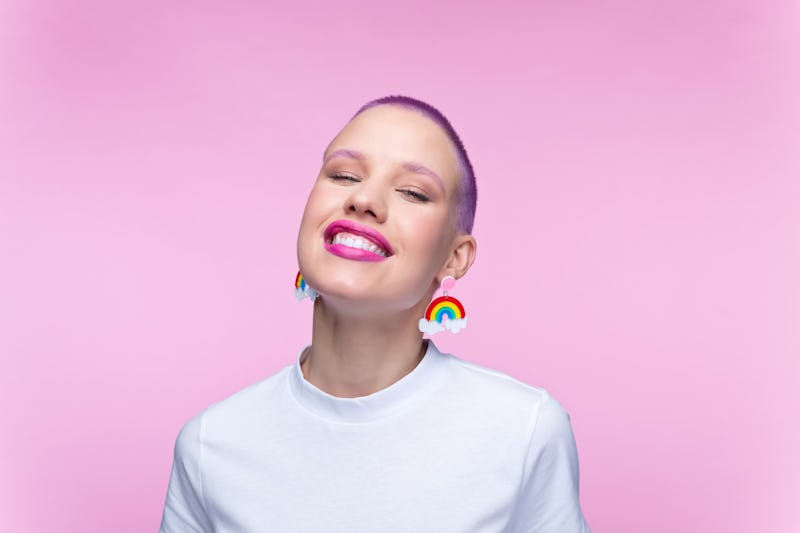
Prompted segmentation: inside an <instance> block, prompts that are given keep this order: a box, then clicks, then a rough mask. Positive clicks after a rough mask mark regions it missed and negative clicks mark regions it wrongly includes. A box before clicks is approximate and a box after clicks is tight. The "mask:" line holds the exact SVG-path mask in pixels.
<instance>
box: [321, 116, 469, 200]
mask: <svg viewBox="0 0 800 533" xmlns="http://www.w3.org/2000/svg"><path fill="white" fill-rule="evenodd" d="M334 150H354V151H357V152H360V153H362V154H363V155H364V156H365V157H366V158H367V159H368V160H369V161H370V162H372V163H375V164H396V165H404V164H408V163H411V164H419V165H423V166H425V167H427V168H430V169H431V170H433V171H434V172H436V173H437V174H439V176H441V177H442V179H443V180H444V181H445V183H447V184H449V185H452V186H453V187H455V185H456V184H457V179H458V163H457V158H456V152H455V147H454V146H453V144H452V142H451V141H450V139H449V138H448V137H447V134H446V133H445V132H444V131H443V130H442V128H441V127H440V126H439V125H438V124H436V123H435V122H434V121H433V120H431V119H429V118H428V117H426V116H424V115H422V114H421V113H419V112H417V111H414V110H411V109H405V108H403V107H400V106H395V105H380V106H376V107H373V108H370V109H367V110H366V111H363V112H362V113H359V114H358V115H356V116H355V117H354V118H353V119H352V120H351V121H350V122H349V123H347V125H345V127H344V128H343V129H342V131H341V132H339V134H338V135H337V136H336V137H335V138H334V139H333V141H331V143H330V145H329V146H328V148H327V150H325V155H327V154H329V153H331V152H333V151H334Z"/></svg>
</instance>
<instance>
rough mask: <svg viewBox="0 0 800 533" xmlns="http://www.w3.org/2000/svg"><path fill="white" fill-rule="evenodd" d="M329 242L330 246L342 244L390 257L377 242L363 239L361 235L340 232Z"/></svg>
mask: <svg viewBox="0 0 800 533" xmlns="http://www.w3.org/2000/svg"><path fill="white" fill-rule="evenodd" d="M327 242H328V244H341V245H342V246H347V247H348V248H356V249H358V250H366V251H368V252H372V253H373V254H376V255H379V256H381V257H388V256H389V252H387V251H386V250H384V249H383V248H382V247H381V246H380V245H378V244H376V243H375V242H373V241H371V240H369V239H367V238H365V237H362V236H361V235H356V234H355V233H349V232H347V231H340V232H339V233H335V234H334V235H333V237H331V238H329V239H328V241H327Z"/></svg>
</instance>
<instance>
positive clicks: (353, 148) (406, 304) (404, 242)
mask: <svg viewBox="0 0 800 533" xmlns="http://www.w3.org/2000/svg"><path fill="white" fill-rule="evenodd" d="M457 168H458V167H457V162H456V156H455V150H454V148H453V146H452V144H451V143H450V140H449V139H448V138H447V136H446V134H445V133H444V132H443V131H442V130H441V129H440V127H439V126H438V125H437V124H436V123H435V122H433V121H432V120H430V119H428V118H427V117H425V116H423V115H421V114H419V113H417V112H415V111H412V110H408V109H404V108H402V107H398V106H393V105H381V106H377V107H373V108H371V109H368V110H367V111H364V112H362V113H361V114H359V115H358V116H356V117H355V118H354V119H353V120H352V121H350V123H348V124H347V125H346V126H345V128H344V129H343V130H342V131H341V132H340V133H339V135H337V136H336V137H335V138H334V139H333V141H331V143H330V145H329V146H328V148H327V149H326V150H325V153H324V155H323V164H322V169H321V170H320V173H319V176H318V178H317V181H316V183H315V184H314V187H313V189H312V190H311V194H310V195H309V197H308V202H307V204H306V208H305V212H304V213H303V220H302V223H301V225H300V233H299V235H298V240H297V255H298V262H299V265H300V270H301V272H302V273H303V276H304V277H305V278H306V279H307V281H308V283H309V284H310V285H311V286H312V287H314V289H316V290H317V291H318V292H319V293H320V294H321V295H322V296H323V299H324V300H325V302H326V303H333V304H335V303H342V304H346V303H357V304H358V309H360V310H361V311H362V312H365V313H368V312H373V311H377V310H386V311H402V310H407V309H411V308H412V307H414V306H417V305H419V304H420V302H421V301H422V300H423V299H426V297H427V296H429V294H428V293H429V291H430V290H431V287H432V285H434V284H435V283H436V278H437V276H438V275H440V274H441V271H442V269H443V267H444V266H445V264H446V263H447V261H448V258H449V257H450V256H451V253H452V250H453V245H454V242H455V241H454V239H455V237H456V232H455V222H454V220H455V199H456V195H457V191H458V170H457Z"/></svg>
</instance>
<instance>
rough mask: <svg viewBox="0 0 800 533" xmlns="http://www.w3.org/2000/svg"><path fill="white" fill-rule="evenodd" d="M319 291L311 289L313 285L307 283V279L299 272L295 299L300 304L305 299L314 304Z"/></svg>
mask: <svg viewBox="0 0 800 533" xmlns="http://www.w3.org/2000/svg"><path fill="white" fill-rule="evenodd" d="M317 296H318V294H317V291H315V290H314V289H312V288H311V285H309V284H308V283H306V278H304V277H303V275H302V274H301V273H300V272H298V273H297V277H295V278H294V297H295V298H297V301H298V302H299V301H300V300H302V299H303V298H308V299H309V300H311V301H312V302H313V301H314V300H316V299H317Z"/></svg>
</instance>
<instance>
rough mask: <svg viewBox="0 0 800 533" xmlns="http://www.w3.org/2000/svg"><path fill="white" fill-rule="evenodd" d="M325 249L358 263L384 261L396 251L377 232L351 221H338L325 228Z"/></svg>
mask: <svg viewBox="0 0 800 533" xmlns="http://www.w3.org/2000/svg"><path fill="white" fill-rule="evenodd" d="M324 236H325V249H326V250H327V251H329V252H330V253H332V254H334V255H337V256H339V257H343V258H345V259H353V260H356V261H383V260H384V259H386V258H387V257H389V256H391V255H392V254H393V253H394V251H393V250H392V246H391V245H390V244H389V241H387V240H386V237H384V236H383V235H381V234H380V232H378V231H377V230H375V229H373V228H371V227H369V226H364V225H363V224H357V223H355V222H353V221H350V220H336V221H334V222H331V223H330V224H329V225H328V227H327V228H325V235H324Z"/></svg>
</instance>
